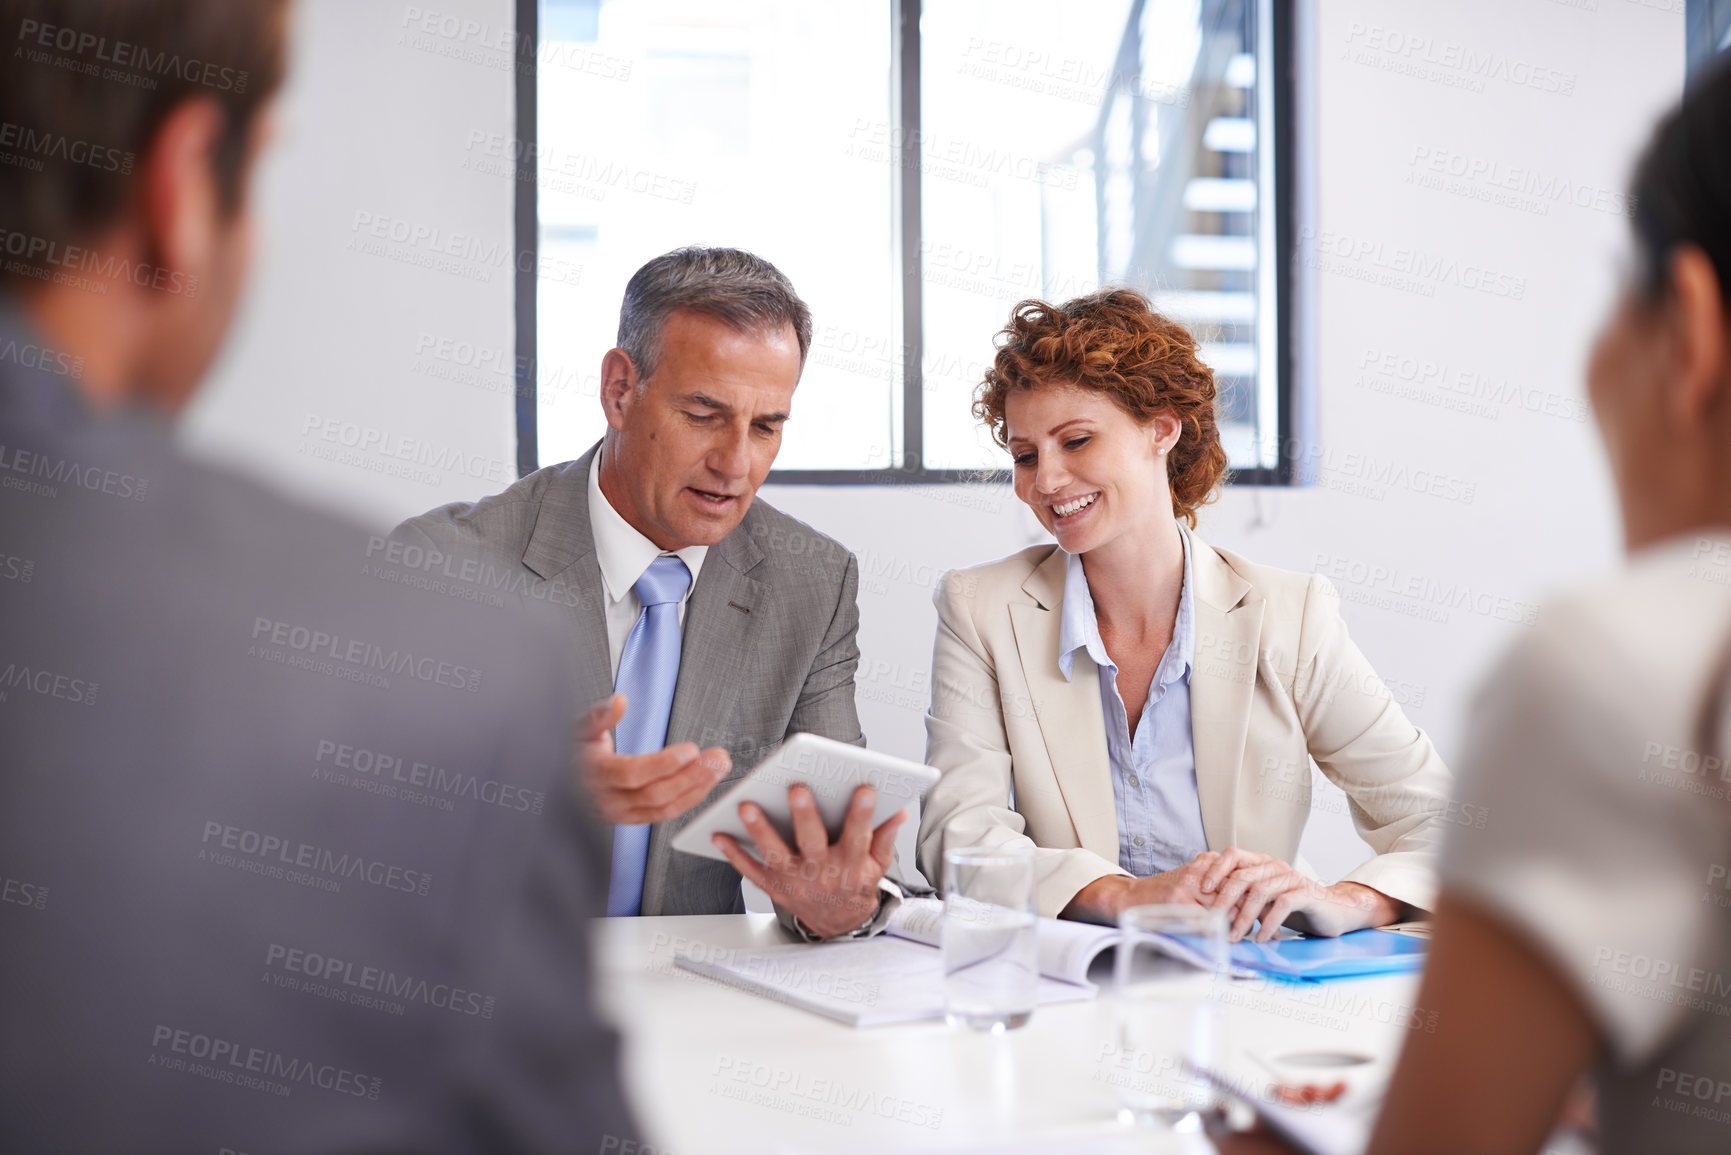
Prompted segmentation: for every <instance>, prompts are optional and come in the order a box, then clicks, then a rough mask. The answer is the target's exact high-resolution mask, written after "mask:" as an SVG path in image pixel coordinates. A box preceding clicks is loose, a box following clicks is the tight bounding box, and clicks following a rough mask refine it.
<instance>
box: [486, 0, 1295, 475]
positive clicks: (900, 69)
mask: <svg viewBox="0 0 1731 1155" xmlns="http://www.w3.org/2000/svg"><path fill="white" fill-rule="evenodd" d="M888 2H889V5H890V22H889V23H890V36H891V38H892V44H891V57H890V58H891V61H892V77H891V99H892V109H891V111H892V115H893V118H894V120H895V121H896V124H897V126H898V132H899V140H900V149H901V157H900V164H899V165H898V166H897V171H898V179H897V181H896V188H895V196H894V200H893V202H892V203H893V211H894V213H895V217H896V220H895V229H896V235H897V240H898V246H897V247H898V250H899V256H900V263H901V268H900V272H901V277H900V283H901V285H902V300H901V315H902V342H901V347H902V377H901V380H902V395H901V398H900V402H901V425H902V445H903V457H902V463H901V464H900V465H896V466H888V467H883V468H878V469H772V470H770V473H769V479H768V484H771V485H946V484H997V485H1002V484H1005V483H1007V482H1008V481H1009V480H1010V472H1011V471H1010V470H1009V469H1008V468H1003V469H987V468H975V469H953V468H952V469H928V468H926V467H925V466H924V463H923V457H924V451H925V423H924V415H925V410H924V404H925V382H924V377H923V370H922V365H923V362H924V358H925V337H924V333H925V316H924V291H925V279H924V278H925V272H924V268H923V265H922V261H921V258H920V252H921V241H922V237H923V232H922V227H921V226H922V220H921V212H920V205H921V178H922V172H921V160H920V141H921V136H920V123H921V120H920V33H919V23H920V3H921V0H888ZM1258 3H1259V4H1260V5H1265V6H1266V7H1267V9H1268V10H1269V15H1270V16H1271V17H1272V19H1271V21H1270V26H1271V27H1272V33H1273V46H1272V51H1271V54H1270V55H1271V58H1272V60H1273V65H1274V67H1273V76H1272V78H1271V85H1272V110H1273V123H1272V125H1271V126H1270V128H1271V129H1272V137H1273V144H1274V164H1273V169H1274V190H1273V192H1274V214H1273V215H1274V246H1273V251H1274V263H1275V268H1274V279H1275V285H1276V290H1275V301H1274V308H1275V336H1274V343H1275V348H1276V353H1277V364H1276V376H1275V421H1274V425H1275V429H1276V432H1277V434H1278V436H1279V446H1278V449H1277V453H1276V463H1275V464H1274V465H1273V466H1270V467H1258V468H1251V469H1235V470H1232V471H1231V472H1230V473H1229V474H1228V476H1227V483H1228V484H1231V485H1241V486H1293V485H1303V484H1306V483H1307V480H1308V479H1306V478H1305V477H1304V476H1303V473H1304V472H1306V471H1301V470H1300V469H1299V467H1298V466H1299V462H1300V460H1301V459H1302V458H1303V456H1304V454H1303V445H1304V444H1305V443H1308V441H1309V440H1310V438H1309V437H1308V436H1305V434H1304V432H1303V430H1304V429H1305V426H1306V424H1307V421H1306V416H1307V414H1305V413H1300V412H1298V410H1297V406H1298V405H1299V404H1300V403H1301V402H1300V399H1301V397H1303V396H1305V394H1306V392H1307V390H1306V386H1307V385H1308V383H1309V382H1310V380H1311V377H1312V374H1311V373H1310V371H1309V361H1308V357H1309V352H1308V350H1309V342H1308V341H1306V340H1304V339H1303V333H1302V331H1301V328H1300V326H1301V325H1302V324H1303V323H1304V319H1305V318H1306V317H1308V316H1309V314H1310V313H1311V311H1312V309H1311V306H1310V305H1309V303H1308V301H1307V300H1306V298H1305V294H1306V293H1307V291H1308V285H1307V284H1306V281H1305V278H1304V277H1303V276H1302V267H1301V265H1300V264H1299V262H1298V261H1297V259H1296V258H1297V253H1298V235H1299V225H1300V222H1301V220H1302V219H1304V218H1305V216H1307V215H1308V213H1309V209H1310V201H1311V198H1310V197H1309V196H1308V195H1306V192H1305V190H1303V189H1301V187H1300V185H1299V181H1300V180H1301V178H1302V176H1303V171H1302V170H1303V168H1304V167H1305V166H1303V165H1301V164H1300V159H1299V157H1300V149H1301V147H1302V145H1303V140H1304V138H1303V137H1301V136H1300V135H1299V127H1300V124H1301V123H1302V120H1303V117H1302V115H1301V113H1300V110H1299V108H1298V107H1297V103H1298V101H1299V100H1302V99H1304V92H1303V90H1302V89H1301V87H1300V85H1299V84H1298V83H1297V82H1296V74H1297V73H1299V72H1300V71H1301V69H1300V67H1299V64H1300V61H1301V60H1303V59H1304V49H1303V36H1304V33H1305V29H1304V28H1303V27H1301V24H1302V22H1303V20H1304V17H1305V16H1307V15H1308V12H1305V13H1300V12H1299V11H1298V10H1299V9H1306V10H1307V9H1308V8H1309V3H1308V2H1307V0H1258ZM516 9H517V12H516V17H517V33H518V35H517V44H518V46H519V47H518V51H519V52H521V53H522V54H523V59H522V60H520V62H519V65H518V67H517V68H516V69H515V70H514V73H513V75H514V78H515V81H514V83H515V88H516V92H515V104H516V135H517V139H518V140H519V141H521V142H522V147H524V148H525V149H531V148H532V147H533V146H534V145H536V144H538V143H539V129H538V125H539V111H540V110H539V91H538V90H539V85H538V82H537V77H538V70H537V66H536V62H537V61H538V60H539V49H540V42H541V18H540V0H516ZM1311 75H1314V73H1311ZM531 155H533V154H532V153H531ZM513 184H514V185H515V190H516V196H515V206H514V211H515V216H516V219H515V229H514V231H515V233H516V243H517V251H518V252H519V253H522V254H525V255H526V258H527V259H522V260H519V261H518V262H517V268H516V286H515V288H516V294H515V302H514V308H515V321H516V325H515V332H516V377H517V388H516V392H515V396H516V424H517V474H518V476H519V477H526V476H528V475H529V474H530V473H533V472H534V471H535V470H537V469H539V468H541V465H542V462H541V461H540V446H539V424H538V423H539V420H540V408H539V398H538V396H537V386H536V379H535V374H536V366H537V364H538V357H539V350H538V348H537V332H536V330H537V324H536V318H537V306H538V296H537V289H538V286H537V282H536V270H537V268H538V261H539V257H540V205H539V199H538V196H537V188H536V185H537V182H536V181H533V180H518V181H515V182H513ZM1259 307H1260V302H1259ZM984 339H985V336H984V335H982V340H984ZM910 446H912V447H916V448H914V449H913V450H912V451H911V452H910V450H909V449H908V447H910Z"/></svg>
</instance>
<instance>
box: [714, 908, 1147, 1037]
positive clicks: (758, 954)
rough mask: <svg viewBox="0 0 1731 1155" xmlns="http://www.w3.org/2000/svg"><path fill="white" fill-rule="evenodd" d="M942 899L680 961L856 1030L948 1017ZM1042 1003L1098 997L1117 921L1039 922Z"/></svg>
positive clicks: (1039, 992)
mask: <svg viewBox="0 0 1731 1155" xmlns="http://www.w3.org/2000/svg"><path fill="white" fill-rule="evenodd" d="M943 925H944V904H943V902H942V901H940V900H938V899H935V898H910V899H907V900H905V901H904V902H903V903H902V904H901V906H900V907H899V908H898V909H897V910H896V912H895V914H894V915H892V916H891V917H890V921H889V925H888V926H887V927H885V928H884V933H883V934H882V935H880V936H879V937H877V938H869V939H861V940H850V941H847V942H830V943H814V944H806V943H789V944H788V945H786V946H772V947H763V948H761V949H758V950H730V951H715V950H702V949H699V950H697V951H695V952H692V953H689V954H685V955H681V956H680V958H679V965H680V966H681V967H684V968H685V969H686V970H691V971H696V972H697V973H698V974H702V975H707V976H709V977H710V978H712V979H716V980H718V981H720V982H724V983H727V984H729V985H731V986H736V987H740V988H742V989H744V990H748V991H751V992H753V993H754V994H760V995H763V996H764V997H765V998H771V999H774V1000H776V1001H777V1002H783V1003H789V1004H791V1005H793V1006H796V1007H803V1008H804V1009H806V1010H808V1011H813V1012H815V1013H817V1014H820V1015H824V1016H826V1017H828V1018H832V1019H836V1020H837V1021H839V1022H843V1023H847V1024H849V1025H850V1026H855V1027H875V1026H879V1025H882V1024H884V1023H906V1022H914V1021H917V1020H920V1019H939V1018H942V1017H943V1015H944V968H943V956H942V954H941V953H940V952H939V950H938V949H937V948H938V946H939V944H940V942H941V941H942V935H943ZM1038 933H1039V950H1038V962H1039V967H1040V975H1041V978H1040V981H1039V986H1038V987H1037V988H1036V991H1035V1000H1036V1001H1037V1002H1038V1003H1040V1004H1045V1003H1062V1002H1073V1001H1076V1000H1078V999H1091V998H1093V997H1094V995H1095V992H1096V988H1095V986H1094V984H1093V983H1092V982H1090V981H1089V979H1088V968H1089V966H1090V964H1092V963H1093V961H1094V959H1095V958H1096V957H1098V956H1099V954H1100V953H1101V952H1102V951H1104V950H1105V949H1106V948H1107V947H1109V946H1111V945H1112V944H1113V943H1114V942H1116V941H1117V939H1118V932H1117V931H1116V930H1114V929H1113V928H1111V927H1109V926H1090V925H1089V924H1087V923H1080V922H1067V921H1060V920H1058V919H1055V918H1042V919H1039V920H1038Z"/></svg>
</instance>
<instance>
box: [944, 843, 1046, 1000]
mask: <svg viewBox="0 0 1731 1155" xmlns="http://www.w3.org/2000/svg"><path fill="white" fill-rule="evenodd" d="M943 956H944V1009H945V1012H946V1014H947V1017H948V1018H949V1021H950V1023H951V1025H952V1026H960V1027H968V1028H971V1029H973V1030H980V1031H1005V1030H1011V1029H1014V1028H1016V1027H1019V1026H1022V1025H1023V1024H1024V1023H1026V1022H1027V1021H1028V1020H1029V1019H1030V1018H1032V1017H1033V1014H1034V995H1035V990H1036V987H1037V986H1038V983H1039V979H1040V966H1039V957H1038V956H1039V931H1038V923H1037V920H1036V917H1035V913H1034V851H1033V848H1031V847H1007V848H997V849H984V848H976V847H964V848H959V849H956V850H946V851H945V852H944V931H943Z"/></svg>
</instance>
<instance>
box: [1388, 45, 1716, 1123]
mask: <svg viewBox="0 0 1731 1155" xmlns="http://www.w3.org/2000/svg"><path fill="white" fill-rule="evenodd" d="M1634 191H1635V194H1636V197H1637V209H1636V214H1635V232H1636V237H1637V240H1638V242H1639V248H1640V261H1641V264H1640V268H1639V270H1638V273H1637V279H1636V280H1635V281H1634V282H1633V283H1632V284H1630V285H1629V286H1628V287H1627V289H1626V290H1625V292H1624V294H1623V298H1622V300H1621V301H1620V302H1619V304H1618V305H1617V307H1616V309H1615V311H1614V312H1613V314H1612V315H1611V318H1610V320H1609V321H1608V322H1607V324H1606V325H1605V328H1604V330H1603V332H1602V334H1601V335H1600V337H1599V340H1598V344H1597V347H1596V348H1595V349H1594V352H1593V357H1592V362H1591V365H1590V367H1589V369H1588V378H1587V387H1588V393H1589V395H1590V396H1591V399H1592V403H1593V409H1594V413H1595V416H1596V417H1597V420H1598V424H1599V430H1600V433H1601V435H1602V436H1603V438H1604V442H1605V448H1606V451H1607V453H1608V455H1609V458H1610V464H1611V472H1612V474H1613V475H1614V477H1615V480H1616V484H1617V491H1618V496H1619V498H1620V501H1621V506H1622V513H1623V528H1624V536H1625V538H1626V541H1627V547H1628V551H1629V565H1628V568H1627V569H1626V570H1625V571H1624V572H1623V574H1622V575H1620V576H1618V577H1616V578H1614V579H1612V580H1610V581H1607V582H1605V583H1603V584H1601V585H1598V586H1596V587H1593V588H1590V589H1588V590H1585V591H1583V592H1581V593H1579V594H1577V595H1576V596H1574V597H1572V598H1570V599H1568V600H1566V601H1564V602H1562V603H1560V604H1559V605H1556V606H1554V607H1552V608H1550V609H1548V610H1547V611H1546V613H1545V614H1544V615H1543V616H1542V618H1541V619H1540V623H1539V626H1538V628H1537V629H1535V630H1534V631H1533V633H1532V635H1531V636H1530V637H1529V638H1527V639H1525V640H1523V641H1522V642H1521V643H1520V644H1519V645H1517V646H1516V647H1515V648H1514V650H1513V651H1512V652H1511V653H1510V654H1509V655H1508V656H1507V657H1506V658H1505V659H1504V661H1503V662H1502V664H1501V665H1500V666H1499V667H1498V669H1497V670H1496V671H1495V673H1493V675H1492V676H1491V678H1490V679H1489V681H1488V683H1487V684H1486V686H1485V687H1484V690H1483V692H1482V693H1481V695H1480V698H1479V701H1478V704H1477V707H1476V710H1475V718H1474V725H1473V727H1472V730H1473V736H1472V738H1471V740H1470V744H1469V749H1468V751H1467V756H1466V757H1465V758H1464V759H1463V761H1462V763H1461V764H1460V767H1459V770H1460V787H1459V797H1460V798H1461V799H1463V800H1465V801H1466V802H1469V803H1472V804H1475V805H1477V806H1479V807H1483V808H1484V812H1485V813H1486V814H1487V816H1488V819H1489V820H1488V822H1487V823H1486V828H1485V829H1484V830H1482V831H1480V830H1468V829H1463V828H1457V829H1455V830H1453V831H1451V833H1450V837H1449V840H1448V841H1447V843H1446V845H1445V850H1444V853H1443V861H1442V866H1441V877H1442V896H1441V898H1440V900H1439V903H1438V906H1437V911H1436V924H1435V928H1434V936H1435V938H1434V942H1435V945H1434V949H1433V952H1432V955H1431V959H1430V963H1429V966H1428V969H1427V971H1426V975H1425V980H1424V988H1423V991H1422V993H1421V994H1420V995H1419V1000H1418V1001H1419V1004H1420V1005H1421V1006H1424V1007H1426V1008H1428V1009H1433V1010H1435V1011H1436V1013H1437V1023H1438V1030H1437V1032H1436V1033H1435V1034H1434V1035H1432V1034H1414V1035H1413V1036H1412V1037H1411V1039H1410V1041H1409V1044H1408V1046H1407V1048H1406V1050H1405V1052H1404V1053H1403V1055H1402V1056H1401V1061H1400V1065H1399V1068H1398V1069H1397V1071H1396V1073H1395V1077H1394V1082H1393V1084H1392V1086H1391V1087H1390V1089H1389V1093H1388V1096H1387V1099H1386V1101H1385V1103H1384V1106H1383V1112H1382V1116H1381V1119H1380V1121H1379V1123H1378V1126H1377V1130H1376V1135H1375V1138H1374V1140H1373V1141H1372V1145H1371V1150H1372V1151H1373V1152H1378V1153H1400V1155H1408V1153H1411V1152H1430V1151H1437V1152H1443V1151H1446V1152H1463V1151H1471V1152H1477V1153H1486V1152H1530V1151H1537V1150H1539V1149H1540V1146H1541V1144H1542V1143H1543V1142H1544V1140H1545V1137H1546V1135H1547V1133H1548V1132H1549V1131H1550V1130H1551V1127H1552V1126H1553V1124H1554V1123H1555V1121H1556V1119H1557V1115H1558V1109H1559V1107H1560V1106H1561V1104H1562V1103H1563V1100H1564V1097H1565V1095H1566V1093H1567V1092H1568V1090H1569V1088H1570V1086H1571V1085H1572V1084H1573V1083H1574V1082H1575V1080H1576V1079H1577V1078H1578V1077H1579V1076H1580V1075H1581V1074H1583V1073H1584V1072H1586V1071H1587V1070H1588V1069H1589V1068H1592V1069H1593V1070H1594V1073H1595V1076H1596V1083H1597V1087H1598V1096H1599V1115H1600V1128H1601V1132H1602V1150H1603V1151H1605V1152H1607V1153H1608V1152H1636V1151H1639V1152H1648V1151H1726V1150H1731V911H1727V909H1726V906H1727V905H1731V889H1727V886H1726V883H1727V882H1728V881H1731V877H1728V873H1727V871H1728V869H1731V770H1728V769H1727V763H1726V761H1725V759H1726V755H1727V753H1731V730H1728V727H1727V720H1728V718H1731V692H1728V691H1731V683H1728V680H1727V669H1728V659H1731V584H1728V583H1731V324H1728V317H1731V314H1728V312H1727V303H1728V299H1727V287H1728V286H1731V69H1728V68H1726V67H1721V68H1719V69H1718V70H1717V72H1716V73H1714V74H1713V75H1711V76H1709V77H1706V78H1704V79H1702V80H1701V81H1700V82H1698V84H1697V85H1696V87H1695V88H1694V89H1693V90H1692V91H1691V92H1690V94H1689V96H1688V97H1687V99H1686V100H1685V101H1684V103H1683V106H1682V107H1681V108H1680V109H1679V110H1677V111H1676V112H1674V113H1672V114H1671V115H1670V116H1669V117H1667V118H1666V119H1665V120H1664V121H1663V122H1662V123H1661V124H1660V126H1659V129H1658V132H1657V134H1656V135H1655V137H1654V140H1653V142H1652V143H1651V145H1650V146H1649V148H1648V151H1647V153H1646V155H1645V156H1644V157H1643V158H1642V160H1641V163H1640V165H1639V167H1638V169H1637V172H1636V178H1635V188H1634Z"/></svg>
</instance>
